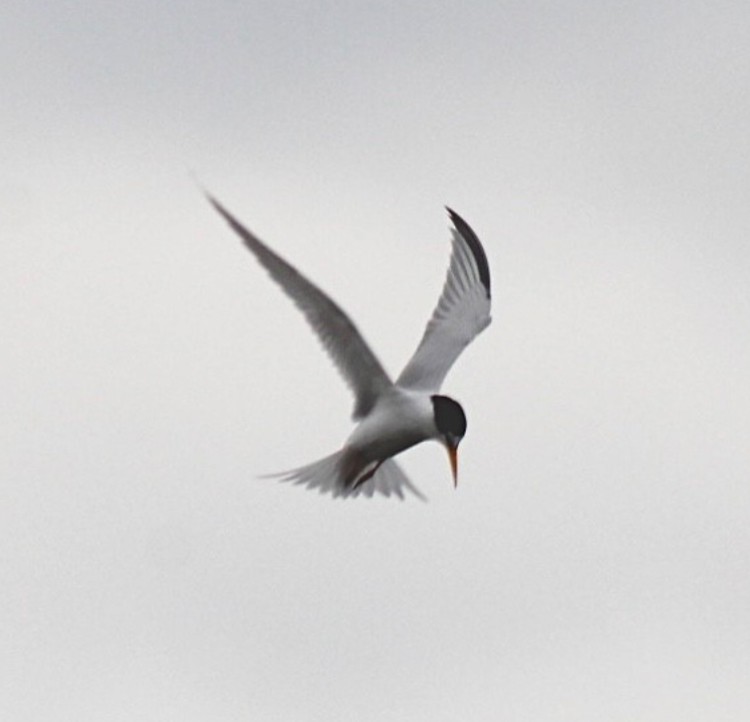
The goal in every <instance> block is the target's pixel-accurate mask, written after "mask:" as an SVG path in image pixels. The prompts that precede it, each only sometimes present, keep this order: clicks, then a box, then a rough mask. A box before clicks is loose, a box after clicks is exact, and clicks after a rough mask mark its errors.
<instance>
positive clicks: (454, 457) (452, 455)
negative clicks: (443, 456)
mask: <svg viewBox="0 0 750 722" xmlns="http://www.w3.org/2000/svg"><path fill="white" fill-rule="evenodd" d="M445 448H446V449H448V458H449V459H450V461H451V471H452V472H453V488H454V489H455V488H456V487H457V486H458V447H457V446H453V445H451V444H450V443H449V442H448V443H446V445H445Z"/></svg>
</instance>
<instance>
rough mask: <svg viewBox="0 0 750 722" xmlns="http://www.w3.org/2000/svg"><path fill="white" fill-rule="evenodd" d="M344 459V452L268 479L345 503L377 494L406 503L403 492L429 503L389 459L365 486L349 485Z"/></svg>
mask: <svg viewBox="0 0 750 722" xmlns="http://www.w3.org/2000/svg"><path fill="white" fill-rule="evenodd" d="M342 455H343V450H342V451H337V452H336V453H335V454H330V455H329V456H325V457H323V458H322V459H318V461H314V462H313V463H312V464H308V465H307V466H301V467H299V468H298V469H291V470H289V471H282V472H280V473H277V474H267V475H266V478H276V479H279V481H287V482H290V483H292V484H299V485H300V486H305V487H307V488H308V489H317V490H318V491H319V492H320V493H321V494H331V496H333V497H342V498H344V499H347V498H356V497H358V496H359V495H360V494H362V495H363V496H366V497H368V498H371V497H372V496H374V495H375V493H376V492H378V493H380V494H382V495H383V496H386V497H389V496H391V494H393V495H394V496H397V497H398V498H399V499H403V498H404V491H409V492H411V493H412V494H414V496H416V497H417V498H419V499H422V500H423V501H427V498H426V497H425V496H424V495H423V494H422V493H421V492H420V491H419V489H417V487H416V486H414V484H412V483H411V481H409V478H408V477H407V476H406V474H405V473H404V472H403V470H402V469H401V467H400V466H399V465H398V464H397V463H396V462H395V461H394V460H393V459H386V461H384V462H383V463H382V464H381V465H380V467H379V468H378V470H377V471H376V472H375V473H374V474H373V476H372V478H371V479H369V480H368V481H366V482H364V483H363V484H360V485H358V486H355V485H352V484H347V483H346V482H345V480H344V479H343V478H342V473H341V462H342Z"/></svg>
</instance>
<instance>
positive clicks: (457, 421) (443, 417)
mask: <svg viewBox="0 0 750 722" xmlns="http://www.w3.org/2000/svg"><path fill="white" fill-rule="evenodd" d="M431 399H432V412H433V416H434V418H435V426H436V427H437V431H438V440H439V441H442V442H443V444H445V448H446V449H447V450H448V457H449V458H450V461H451V471H452V472H453V486H456V485H457V484H458V445H459V444H460V443H461V439H463V438H464V434H465V433H466V414H465V413H464V410H463V409H462V408H461V404H459V403H458V401H454V400H453V399H450V398H448V397H447V396H439V395H437V394H436V395H434V396H432V397H431Z"/></svg>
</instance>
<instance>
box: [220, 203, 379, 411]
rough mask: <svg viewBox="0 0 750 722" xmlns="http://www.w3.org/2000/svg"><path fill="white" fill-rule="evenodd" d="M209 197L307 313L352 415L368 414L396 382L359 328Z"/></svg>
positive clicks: (306, 316)
mask: <svg viewBox="0 0 750 722" xmlns="http://www.w3.org/2000/svg"><path fill="white" fill-rule="evenodd" d="M206 197H207V198H208V200H209V201H210V202H211V204H212V205H213V207H214V208H215V209H216V210H217V211H218V212H219V214H221V215H222V216H223V217H224V220H226V222H227V223H228V224H229V226H230V228H231V229H232V230H233V231H234V232H235V233H236V234H237V235H238V236H239V237H240V238H241V239H242V241H243V243H244V244H245V246H246V247H247V248H248V250H250V251H251V252H252V253H253V254H254V255H255V257H256V258H257V259H258V261H259V262H260V264H261V265H262V266H263V267H264V268H265V269H266V270H267V271H268V273H269V274H270V275H271V278H273V280H274V281H276V283H278V284H279V285H280V286H281V288H282V289H283V290H284V292H285V293H286V294H287V295H288V296H289V297H290V298H291V299H292V301H294V303H295V304H296V306H297V308H299V310H300V311H302V313H303V314H305V318H306V319H307V321H308V323H309V324H310V326H311V327H312V329H313V331H315V333H316V334H317V335H318V338H319V339H320V340H321V342H322V343H323V346H324V348H325V350H326V351H327V352H328V354H329V355H330V357H331V359H332V360H333V362H334V364H336V367H337V368H338V370H339V371H340V372H341V375H342V376H343V377H344V380H345V381H346V383H347V384H348V385H349V387H350V388H351V390H352V391H353V393H354V397H355V403H354V412H353V417H354V418H355V419H358V418H361V417H362V416H365V415H366V414H367V413H368V412H369V411H370V409H372V407H373V406H374V405H375V402H376V401H377V399H378V397H379V396H380V394H381V393H383V392H384V391H385V390H386V389H388V388H390V387H391V386H392V385H393V384H392V382H391V380H390V379H389V378H388V374H387V373H386V372H385V371H384V369H383V367H382V366H381V365H380V362H379V361H378V359H377V358H376V357H375V354H373V352H372V351H371V350H370V347H369V346H368V345H367V344H366V343H365V340H364V339H363V338H362V335H361V334H360V333H359V331H358V330H357V327H356V326H355V325H354V324H353V323H352V321H351V319H350V318H349V317H348V316H347V315H346V314H345V313H344V312H343V311H342V310H341V308H339V306H338V305H337V304H336V303H334V302H333V301H332V300H331V299H330V298H328V296H326V294H325V293H323V291H321V290H320V289H319V288H318V287H317V286H315V285H314V284H312V283H311V282H310V281H308V280H307V279H306V278H305V277H304V276H303V275H302V274H301V273H300V272H299V271H298V270H297V269H296V268H294V267H293V266H291V265H290V264H288V263H287V262H286V261H285V260H284V259H283V258H281V257H280V256H278V255H277V254H275V253H274V252H273V251H272V250H271V249H270V248H268V246H266V245H265V244H264V243H263V242H261V241H260V240H259V239H258V238H257V237H256V236H255V235H254V234H253V233H251V232H250V231H249V230H248V229H247V228H245V226H243V225H242V224H241V223H240V222H239V221H238V220H237V219H236V218H235V217H234V216H233V215H232V214H231V213H230V212H229V211H228V210H226V208H224V206H222V205H221V203H219V201H217V200H216V199H215V198H214V197H213V196H211V195H209V194H208V193H206Z"/></svg>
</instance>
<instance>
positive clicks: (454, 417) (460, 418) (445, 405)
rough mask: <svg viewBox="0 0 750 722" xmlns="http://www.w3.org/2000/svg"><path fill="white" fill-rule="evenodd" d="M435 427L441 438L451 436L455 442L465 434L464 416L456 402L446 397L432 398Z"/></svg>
mask: <svg viewBox="0 0 750 722" xmlns="http://www.w3.org/2000/svg"><path fill="white" fill-rule="evenodd" d="M430 398H431V399H432V408H433V412H434V415H435V426H437V428H438V431H439V432H440V433H441V434H442V435H443V436H451V437H452V438H454V439H456V440H457V441H458V440H460V439H461V438H462V437H463V436H464V434H465V433H466V414H465V413H464V410H463V409H462V408H461V404H459V403H458V401H454V400H453V399H450V398H448V397H447V396H438V395H435V396H432V397H430Z"/></svg>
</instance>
